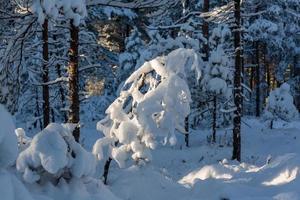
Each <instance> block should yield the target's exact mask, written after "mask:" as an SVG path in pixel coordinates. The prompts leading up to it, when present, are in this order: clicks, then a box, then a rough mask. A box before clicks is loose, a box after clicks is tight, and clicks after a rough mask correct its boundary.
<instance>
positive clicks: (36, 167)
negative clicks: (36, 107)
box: [17, 123, 96, 183]
mask: <svg viewBox="0 0 300 200" xmlns="http://www.w3.org/2000/svg"><path fill="white" fill-rule="evenodd" d="M73 128H74V127H72V126H71V125H68V124H63V125H60V124H55V123H52V124H49V125H48V126H47V127H46V128H45V129H44V130H42V131H41V132H40V133H38V134H37V135H35V136H34V138H33V139H32V142H31V143H30V146H29V147H28V148H27V149H26V150H24V151H23V152H21V153H20V155H19V157H18V159H17V169H18V170H19V171H20V172H22V173H23V178H24V180H25V181H26V182H29V183H33V182H36V181H38V180H40V179H41V176H43V175H44V174H45V172H47V173H49V174H50V175H52V176H53V177H55V178H58V177H62V176H63V175H64V174H66V173H67V174H70V176H71V177H76V178H81V177H85V176H91V175H93V173H94V171H95V167H96V159H95V157H94V155H93V154H91V153H89V152H87V151H86V150H85V149H83V148H82V146H81V145H80V144H79V143H77V142H76V141H75V139H74V137H73V136H72V130H73Z"/></svg>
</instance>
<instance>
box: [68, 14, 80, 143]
mask: <svg viewBox="0 0 300 200" xmlns="http://www.w3.org/2000/svg"><path fill="white" fill-rule="evenodd" d="M70 35H71V42H70V50H69V56H70V62H69V67H68V72H69V98H70V108H69V120H68V122H69V123H73V124H78V123H79V86H78V85H79V75H78V40H79V28H78V27H76V26H74V25H73V20H71V30H70ZM73 136H74V138H75V140H76V141H77V142H79V138H80V129H79V127H76V128H75V130H74V131H73Z"/></svg>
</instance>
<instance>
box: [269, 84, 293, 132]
mask: <svg viewBox="0 0 300 200" xmlns="http://www.w3.org/2000/svg"><path fill="white" fill-rule="evenodd" d="M298 117H299V112H298V110H297V108H296V106H295V105H294V102H293V97H292V95H291V93H290V85H289V84H287V83H284V84H282V85H281V86H280V87H279V88H276V89H275V90H273V91H271V92H270V95H269V97H268V102H267V106H266V109H265V112H264V119H265V120H269V121H270V122H271V123H270V128H273V122H274V121H275V120H278V119H280V120H283V121H287V122H290V121H292V120H295V119H297V118H298Z"/></svg>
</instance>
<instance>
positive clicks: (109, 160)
mask: <svg viewBox="0 0 300 200" xmlns="http://www.w3.org/2000/svg"><path fill="white" fill-rule="evenodd" d="M111 161H112V158H110V157H109V158H108V160H107V161H106V162H105V165H104V172H103V175H102V176H103V183H104V184H105V185H107V178H108V172H109V166H110V163H111Z"/></svg>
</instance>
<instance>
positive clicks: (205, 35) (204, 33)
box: [202, 0, 209, 61]
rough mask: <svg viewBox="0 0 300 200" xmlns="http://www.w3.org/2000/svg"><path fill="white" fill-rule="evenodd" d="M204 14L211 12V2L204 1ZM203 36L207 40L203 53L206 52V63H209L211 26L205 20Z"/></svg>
mask: <svg viewBox="0 0 300 200" xmlns="http://www.w3.org/2000/svg"><path fill="white" fill-rule="evenodd" d="M203 12H209V0H204V1H203ZM202 34H203V36H204V38H205V39H206V43H204V45H203V52H204V55H205V56H204V58H203V60H204V61H208V57H209V44H208V40H209V25H208V22H207V21H206V20H205V19H204V22H203V25H202Z"/></svg>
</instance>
